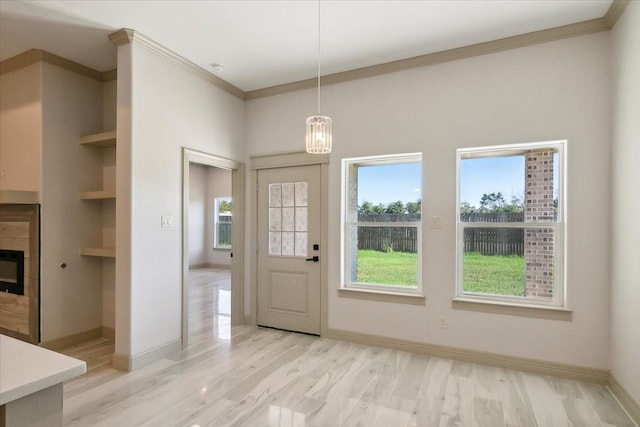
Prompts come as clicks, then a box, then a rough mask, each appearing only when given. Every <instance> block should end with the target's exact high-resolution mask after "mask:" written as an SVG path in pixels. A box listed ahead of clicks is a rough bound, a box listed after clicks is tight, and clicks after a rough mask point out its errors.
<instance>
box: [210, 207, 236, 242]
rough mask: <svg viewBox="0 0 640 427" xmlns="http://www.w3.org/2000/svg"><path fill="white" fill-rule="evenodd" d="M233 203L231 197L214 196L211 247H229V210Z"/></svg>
mask: <svg viewBox="0 0 640 427" xmlns="http://www.w3.org/2000/svg"><path fill="white" fill-rule="evenodd" d="M232 208H233V203H232V201H231V197H216V198H215V199H214V212H215V214H214V232H213V234H214V235H213V242H214V245H213V247H214V248H216V249H230V248H231V211H232Z"/></svg>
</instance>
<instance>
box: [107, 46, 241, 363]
mask: <svg viewBox="0 0 640 427" xmlns="http://www.w3.org/2000/svg"><path fill="white" fill-rule="evenodd" d="M182 147H189V148H193V149H196V150H199V151H203V152H206V153H210V154H214V155H216V156H220V157H225V158H229V159H234V160H239V161H242V160H243V159H244V103H243V101H242V100H240V99H238V98H235V97H233V96H231V95H229V94H227V93H226V92H223V91H221V90H220V89H218V88H217V87H215V86H213V85H212V84H210V83H209V82H207V81H205V80H203V79H201V78H199V77H197V76H195V75H194V74H192V73H190V72H188V71H186V70H185V69H183V68H182V67H180V66H179V65H177V64H175V63H174V62H172V61H170V60H167V59H165V58H164V57H161V56H160V55H159V54H156V53H154V52H152V51H150V50H147V49H146V48H145V47H143V46H141V45H139V44H137V42H135V41H134V42H133V44H130V45H125V46H121V47H119V48H118V155H117V156H118V165H117V168H118V189H117V192H118V206H117V221H118V232H117V233H118V234H117V254H118V257H119V258H118V259H119V260H118V263H117V266H116V279H117V282H116V286H117V289H116V299H117V305H118V310H119V311H118V314H117V318H116V353H118V354H125V355H138V354H141V353H143V352H145V351H147V350H151V349H154V348H156V347H159V346H163V345H166V344H170V343H175V342H176V341H178V340H179V339H180V333H181V276H182V237H181V233H182V227H181V223H182V151H181V150H182ZM161 214H165V215H170V216H172V217H173V224H174V226H173V227H172V228H160V215H161ZM121 255H122V257H124V260H123V262H121V258H120V256H121ZM129 255H130V256H129ZM120 309H122V310H123V313H120ZM129 317H130V322H128V318H129Z"/></svg>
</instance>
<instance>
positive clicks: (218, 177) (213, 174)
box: [206, 167, 231, 266]
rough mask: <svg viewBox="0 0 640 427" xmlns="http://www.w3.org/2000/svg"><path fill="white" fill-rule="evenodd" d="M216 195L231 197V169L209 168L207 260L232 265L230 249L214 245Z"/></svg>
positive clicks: (215, 263)
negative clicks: (218, 247)
mask: <svg viewBox="0 0 640 427" xmlns="http://www.w3.org/2000/svg"><path fill="white" fill-rule="evenodd" d="M216 197H231V171H230V170H226V169H221V168H213V167H212V168H208V169H207V204H206V206H207V216H206V218H207V245H208V246H207V248H209V250H208V253H207V255H208V256H207V262H208V263H209V264H212V265H217V266H220V265H229V266H230V265H231V257H230V256H229V253H230V252H231V251H230V250H229V249H216V248H214V247H213V244H214V240H213V231H214V227H215V224H214V219H213V217H214V209H215V205H214V199H215V198H216Z"/></svg>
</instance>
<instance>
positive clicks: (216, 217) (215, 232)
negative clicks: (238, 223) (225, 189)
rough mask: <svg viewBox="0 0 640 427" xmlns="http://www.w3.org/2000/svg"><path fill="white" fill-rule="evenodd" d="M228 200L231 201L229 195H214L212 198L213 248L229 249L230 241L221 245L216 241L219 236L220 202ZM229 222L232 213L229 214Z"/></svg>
mask: <svg viewBox="0 0 640 427" xmlns="http://www.w3.org/2000/svg"><path fill="white" fill-rule="evenodd" d="M223 201H229V202H233V199H232V197H231V196H223V197H214V198H213V249H225V250H230V249H231V242H229V245H221V244H220V242H219V241H218V240H219V238H220V232H219V226H220V202H223ZM229 216H231V223H233V213H232V214H231V215H229Z"/></svg>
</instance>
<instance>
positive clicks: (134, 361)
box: [111, 339, 182, 372]
mask: <svg viewBox="0 0 640 427" xmlns="http://www.w3.org/2000/svg"><path fill="white" fill-rule="evenodd" d="M181 351H182V341H181V340H180V339H177V340H174V341H171V342H169V343H167V344H164V345H161V346H158V347H156V348H153V349H151V350H148V351H145V352H144V353H140V354H135V355H133V356H127V355H125V354H118V353H115V354H114V355H113V358H112V359H111V364H112V365H113V367H114V369H117V370H119V371H125V372H131V371H135V370H137V369H140V368H143V367H145V366H148V365H150V364H152V363H153V362H157V361H158V360H161V359H164V358H166V357H169V356H171V355H174V354H176V353H179V352H181Z"/></svg>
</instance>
